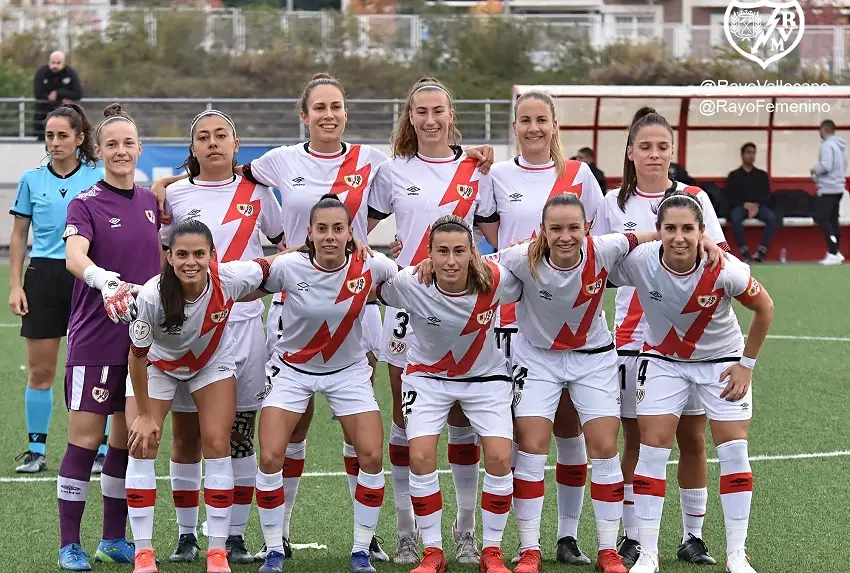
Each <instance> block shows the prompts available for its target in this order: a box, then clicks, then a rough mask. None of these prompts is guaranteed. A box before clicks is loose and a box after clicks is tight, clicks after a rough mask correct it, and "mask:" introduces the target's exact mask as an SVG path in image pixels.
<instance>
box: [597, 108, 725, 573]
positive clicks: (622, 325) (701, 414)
mask: <svg viewBox="0 0 850 573" xmlns="http://www.w3.org/2000/svg"><path fill="white" fill-rule="evenodd" d="M672 158H673V129H672V128H671V127H670V124H669V123H668V122H667V120H666V119H664V117H662V116H661V115H659V114H658V113H656V112H655V110H653V109H651V108H646V107H645V108H641V109H640V110H638V111H637V113H636V114H635V116H634V119H633V120H632V124H631V128H630V130H629V136H628V141H627V144H626V151H625V159H624V168H623V185H622V186H621V187H620V188H619V189H616V190H614V191H612V192H610V193H608V194H607V195H606V196H605V199H604V200H603V202H602V205H601V206H600V209H599V212H598V213H597V215H596V220H595V224H594V227H593V233H594V234H605V233H622V232H635V231H641V232H650V231H652V230H653V229H655V210H656V209H657V207H658V204H659V202H660V201H661V199H662V198H663V197H664V196H665V192H667V193H671V192H673V191H675V190H683V191H685V192H686V193H689V194H691V195H693V196H694V197H695V198H696V199H697V201H698V202H699V204H700V206H701V208H702V212H703V214H704V215H703V216H704V220H705V225H706V237H707V239H708V240H710V241H714V242H716V243H717V245H718V246H719V247H720V248H722V249H723V250H725V251H728V250H729V247H728V246H727V245H726V242H725V239H724V238H723V230H722V229H721V228H720V223H719V222H718V221H717V215H716V214H715V212H714V207H713V206H712V205H711V200H710V199H709V197H708V195H707V194H706V193H705V192H704V191H702V190H701V189H700V188H699V187H690V186H685V185H684V184H683V183H679V182H676V181H671V180H670V179H669V178H668V169H669V166H670V162H671V161H672ZM614 325H615V326H614V331H615V332H614V334H615V336H614V339H615V344H616V346H617V354H618V355H619V357H620V358H619V366H618V368H619V373H620V387H621V389H622V391H623V392H622V412H621V418H622V423H623V434H624V437H625V445H624V449H623V460H622V464H623V476H624V478H625V484H626V485H625V506H624V508H623V530H624V536H623V539H622V542H621V544H620V546H619V551H620V555H622V556H623V561H624V562H625V563H626V564H627V565H631V564H633V563H634V560H635V559H637V554H638V547H637V541H636V539H637V525H638V524H637V520H636V517H635V510H634V505H633V503H634V496H633V487H632V474H633V473H634V468H635V464H637V456H638V451H639V448H640V429H639V427H638V422H637V420H636V418H637V414H636V410H635V407H636V406H635V396H636V392H635V385H636V384H637V376H638V371H637V355H638V352H639V351H640V348H641V346H640V345H641V341H642V336H643V331H644V329H645V320H644V318H643V306H642V305H641V301H640V299H639V298H638V296H637V293H636V292H635V290H634V289H632V288H628V287H622V288H619V289H617V296H616V312H615V318H614ZM691 398H692V399H691V401H690V402H689V403H688V406H687V407H686V408H685V409H684V410H683V412H682V418H681V420H680V421H679V427H678V430H677V434H676V437H677V441H678V443H679V452H680V463H679V466H678V478H679V488H680V490H679V491H680V500H681V508H682V522H683V526H684V532H683V535H682V543H681V545H680V546H679V548H678V551H677V556H678V558H679V559H681V560H683V561H686V562H690V563H698V564H713V563H715V560H714V559H713V558H712V557H711V556H710V555H709V554H708V550H707V548H706V546H705V543H704V542H703V540H702V524H703V521H704V519H705V512H706V507H707V503H708V489H707V488H706V486H707V484H708V467H707V461H706V453H705V425H706V417H705V410H704V409H703V408H702V406H701V405H700V403H699V399H698V396H697V394H696V392H694V393H693V395H692V397H691Z"/></svg>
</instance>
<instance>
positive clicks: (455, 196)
mask: <svg viewBox="0 0 850 573" xmlns="http://www.w3.org/2000/svg"><path fill="white" fill-rule="evenodd" d="M477 166H478V160H477V159H473V158H471V157H467V158H466V159H464V160H463V161H461V162H460V164H459V165H458V166H457V170H456V171H455V174H454V177H452V180H451V183H449V186H448V187H447V188H446V192H445V193H444V194H443V198H442V200H440V206H443V205H448V204H449V203H452V202H454V201H457V204H456V205H455V208H454V210H453V211H452V215H457V216H458V217H460V218H461V219H466V216H467V215H469V210H470V209H472V202H473V201H475V198H476V197H477V196H478V181H472V180H471V179H472V176H473V175H474V174H475V169H476V168H477ZM461 186H469V187H472V194H471V195H470V196H469V197H463V196H461V194H460V192H459V190H460V187H461ZM431 222H432V223H433V221H431ZM430 238H431V225H430V224H429V225H428V228H427V229H425V235H424V236H423V237H422V240H421V241H420V242H419V246H418V247H417V248H416V252H415V253H414V255H413V259H412V260H411V261H410V264H411V265H416V264H419V263H421V262H422V261H424V260H425V259H427V258H428V241H429V240H430Z"/></svg>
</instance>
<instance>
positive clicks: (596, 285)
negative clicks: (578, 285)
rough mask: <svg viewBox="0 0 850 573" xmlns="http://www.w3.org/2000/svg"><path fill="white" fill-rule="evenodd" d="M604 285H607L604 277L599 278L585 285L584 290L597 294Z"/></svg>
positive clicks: (592, 294)
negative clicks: (603, 280)
mask: <svg viewBox="0 0 850 573" xmlns="http://www.w3.org/2000/svg"><path fill="white" fill-rule="evenodd" d="M603 286H605V284H604V283H603V282H602V279H597V280H596V282H592V283H590V284H589V285H585V286H584V290H586V291H587V294H589V295H591V296H595V295H597V294H599V291H601V290H602V287H603Z"/></svg>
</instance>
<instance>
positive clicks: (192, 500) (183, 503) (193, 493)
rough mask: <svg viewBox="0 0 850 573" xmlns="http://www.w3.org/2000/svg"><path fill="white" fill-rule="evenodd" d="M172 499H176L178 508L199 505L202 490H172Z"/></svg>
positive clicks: (175, 502)
mask: <svg viewBox="0 0 850 573" xmlns="http://www.w3.org/2000/svg"><path fill="white" fill-rule="evenodd" d="M171 499H173V500H174V507H176V508H177V509H190V508H193V507H198V502H199V500H200V499H201V491H200V490H197V489H190V490H176V491H172V492H171ZM128 505H129V504H128Z"/></svg>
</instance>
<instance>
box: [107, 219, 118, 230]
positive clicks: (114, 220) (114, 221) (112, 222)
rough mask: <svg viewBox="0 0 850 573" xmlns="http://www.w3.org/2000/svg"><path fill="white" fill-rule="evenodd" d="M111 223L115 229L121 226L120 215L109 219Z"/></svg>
mask: <svg viewBox="0 0 850 573" xmlns="http://www.w3.org/2000/svg"><path fill="white" fill-rule="evenodd" d="M109 224H110V225H112V228H113V229H115V228H117V227H120V226H121V219H119V218H118V217H112V218H111V219H110V220H109Z"/></svg>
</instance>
